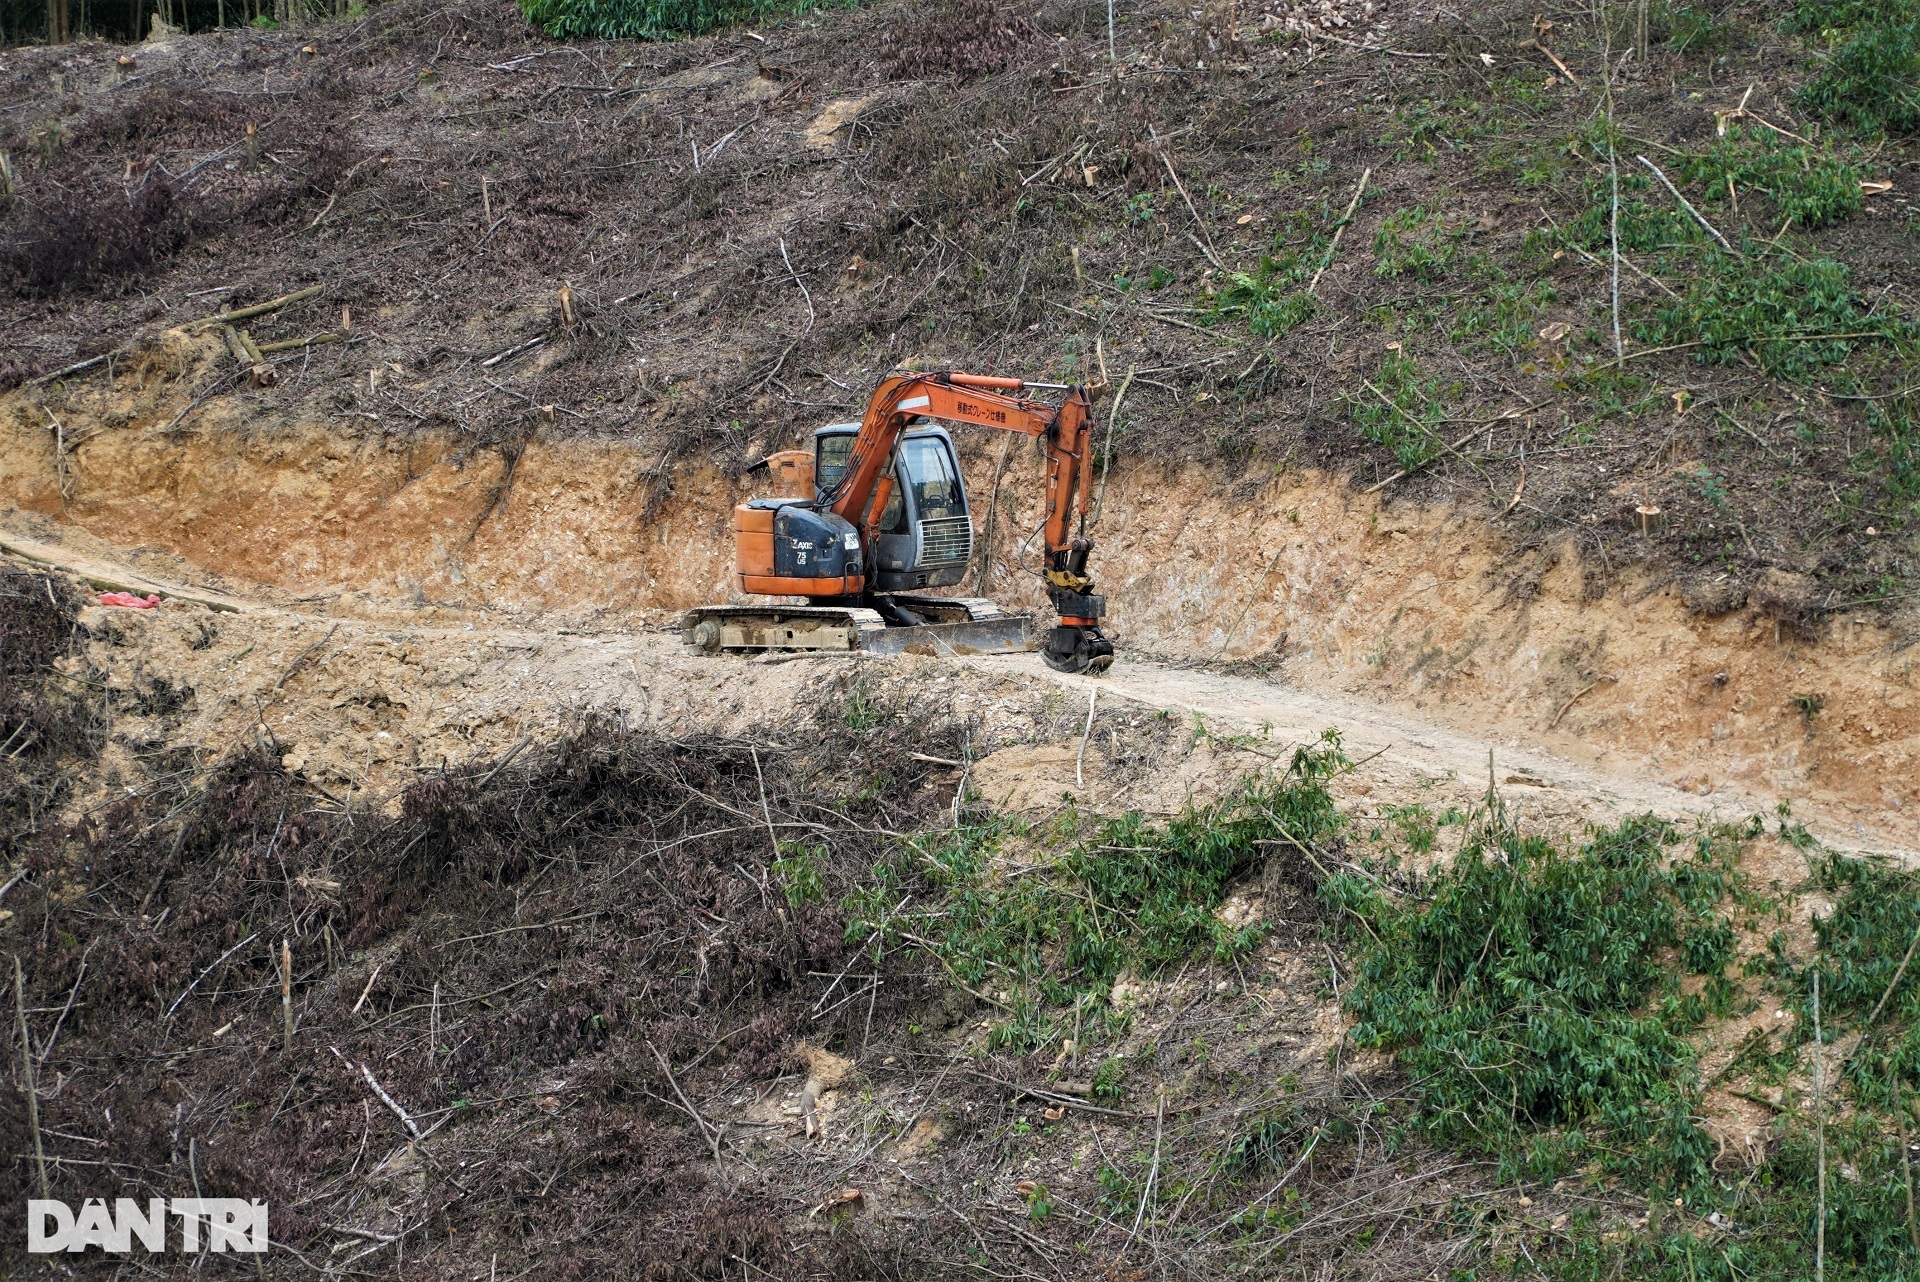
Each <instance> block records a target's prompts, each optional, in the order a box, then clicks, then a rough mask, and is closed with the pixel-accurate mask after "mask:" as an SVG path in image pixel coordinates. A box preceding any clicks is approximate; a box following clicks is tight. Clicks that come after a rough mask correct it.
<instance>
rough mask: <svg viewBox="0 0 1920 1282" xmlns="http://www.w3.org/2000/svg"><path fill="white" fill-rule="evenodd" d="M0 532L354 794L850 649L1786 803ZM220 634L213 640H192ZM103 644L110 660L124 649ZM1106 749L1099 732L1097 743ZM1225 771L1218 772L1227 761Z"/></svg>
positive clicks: (1193, 683) (1412, 774)
mask: <svg viewBox="0 0 1920 1282" xmlns="http://www.w3.org/2000/svg"><path fill="white" fill-rule="evenodd" d="M4 539H5V542H4V547H5V550H6V551H7V552H8V553H9V554H12V555H16V556H27V557H31V558H32V559H33V560H35V561H37V562H39V563H42V564H55V565H59V566H62V567H63V568H67V569H69V570H71V571H72V572H74V573H76V574H79V575H81V576H82V577H85V578H88V579H89V580H91V581H93V582H94V583H96V584H111V585H114V586H120V585H128V586H134V587H138V588H142V589H145V588H152V589H154V590H158V591H161V592H163V593H167V594H169V595H180V596H184V597H188V598H197V599H198V601H199V602H200V603H201V604H202V606H203V607H211V608H212V609H214V610H219V611H223V612H222V613H219V614H209V613H206V612H205V611H204V609H202V608H196V607H195V606H194V605H193V604H187V605H185V606H184V608H183V609H181V610H179V611H173V612H164V611H163V612H157V615H158V617H141V616H140V615H138V614H136V612H133V611H116V612H114V614H115V615H116V616H118V617H119V618H120V619H121V620H122V627H123V628H124V629H126V630H127V631H128V632H130V633H131V632H137V633H139V634H141V636H140V640H139V644H138V645H136V646H135V647H134V648H133V653H132V655H131V656H130V657H131V661H132V665H133V667H134V668H135V669H138V670H141V671H145V670H155V671H167V672H169V673H171V674H172V676H173V679H175V680H177V681H179V682H181V683H183V684H188V685H192V686H194V687H196V688H198V689H199V690H200V691H202V692H203V693H202V696H201V698H200V700H199V701H198V704H197V707H196V710H195V711H194V712H193V713H192V714H190V720H189V721H188V722H186V723H178V724H175V725H171V726H168V727H164V728H162V727H153V728H152V730H153V731H154V732H160V733H165V734H167V735H168V736H169V737H173V736H183V737H186V738H190V739H192V740H194V741H196V742H199V743H202V744H208V745H215V746H217V745H221V744H232V743H235V742H238V741H240V740H241V739H242V738H244V737H245V736H246V735H248V734H254V733H257V731H256V729H255V727H256V726H257V725H265V726H267V727H269V728H270V729H271V730H272V731H273V733H274V734H275V735H276V736H277V738H278V739H279V740H280V741H281V742H282V743H284V744H286V745H288V746H289V753H288V755H289V757H290V759H291V760H292V761H293V762H295V763H297V764H298V766H299V767H300V768H301V769H303V770H305V771H306V772H308V773H309V774H310V775H311V776H312V777H314V778H315V779H316V780H317V781H318V782H320V783H321V784H322V786H326V787H331V788H334V789H336V790H337V789H342V788H344V789H347V790H349V791H352V792H354V793H357V794H359V796H360V797H361V798H362V799H364V800H366V801H368V802H372V801H373V800H374V799H376V798H378V797H381V796H383V795H389V796H390V795H391V793H392V791H393V790H394V789H395V788H396V787H397V786H398V785H399V783H400V782H402V781H403V779H404V778H408V777H411V772H412V771H414V770H417V769H419V768H421V767H422V765H423V764H425V765H431V764H432V763H434V762H436V761H438V760H442V759H448V760H455V761H457V760H462V759H465V758H469V757H474V756H479V755H484V754H486V753H488V752H497V751H504V750H506V749H507V748H509V747H510V746H511V745H512V744H513V743H515V742H518V741H519V740H521V739H522V738H525V737H526V736H528V735H533V736H536V737H538V736H540V735H542V734H544V733H546V732H548V731H549V730H555V729H557V728H558V727H559V726H560V725H562V724H564V723H565V721H566V720H567V718H569V717H571V716H577V715H578V714H579V713H580V712H581V711H582V710H588V709H597V710H601V711H604V712H609V713H618V714H621V715H625V716H627V717H629V718H632V719H634V720H636V721H648V722H653V723H655V724H659V725H662V726H664V727H669V728H670V727H673V726H684V725H691V724H700V725H704V726H709V727H711V728H714V729H719V730H724V731H727V732H732V733H742V732H747V733H750V732H752V730H753V728H754V727H756V726H761V727H765V726H768V725H772V724H775V723H777V722H780V721H782V720H783V719H787V718H790V716H791V714H792V713H793V711H794V709H795V708H796V707H800V706H803V705H804V704H805V702H806V693H805V692H806V690H807V688H808V687H809V686H810V685H811V684H812V683H813V682H815V681H818V680H822V679H828V680H831V679H834V674H836V673H844V672H845V671H846V670H847V665H848V664H849V663H850V662H854V663H858V664H859V665H860V666H861V668H862V670H863V671H866V672H871V673H872V674H873V675H874V679H876V680H878V681H880V682H882V683H885V684H893V683H895V682H899V683H900V684H901V685H902V686H904V685H906V684H908V683H918V685H919V686H923V687H927V688H930V689H933V690H935V691H937V692H938V695H939V697H940V698H941V699H942V700H944V701H945V706H947V707H949V708H953V709H957V710H960V711H963V712H967V713H971V714H974V715H978V716H980V717H981V718H982V722H983V725H984V726H985V727H986V729H987V731H988V732H989V733H990V734H992V735H993V736H994V737H995V739H996V740H997V741H998V742H1001V743H1006V742H1014V741H1028V742H1032V741H1036V740H1038V741H1045V740H1048V739H1057V740H1071V739H1074V738H1076V737H1077V734H1078V732H1079V730H1080V729H1081V727H1082V725H1083V722H1084V717H1085V710H1086V698H1087V696H1088V694H1090V693H1091V692H1092V691H1093V690H1095V689H1097V690H1099V692H1100V700H1099V702H1100V705H1101V706H1102V707H1104V708H1106V709H1107V712H1106V714H1105V715H1106V717H1107V718H1108V719H1109V720H1110V719H1112V718H1114V717H1116V716H1122V715H1123V714H1121V713H1120V712H1119V708H1120V707H1121V706H1124V705H1128V704H1131V705H1132V706H1133V707H1134V708H1135V709H1136V710H1138V711H1145V710H1151V711H1152V712H1155V713H1159V712H1163V711H1170V712H1172V713H1174V714H1176V715H1177V717H1178V719H1179V720H1180V721H1181V722H1182V723H1184V724H1188V725H1190V726H1192V727H1193V729H1194V730H1195V731H1200V730H1204V731H1206V732H1207V733H1208V734H1209V735H1210V737H1211V738H1212V740H1213V741H1215V742H1216V743H1221V744H1231V743H1232V742H1233V741H1234V740H1235V739H1236V738H1238V739H1242V740H1245V739H1246V738H1247V737H1249V736H1250V737H1251V738H1252V740H1253V741H1255V742H1259V743H1265V744H1267V745H1270V746H1272V747H1274V748H1277V747H1280V746H1283V745H1285V744H1288V743H1294V742H1305V741H1309V740H1311V739H1313V738H1315V737H1317V736H1318V735H1319V734H1320V733H1321V732H1322V731H1323V730H1326V729H1329V728H1331V729H1335V730H1338V731H1339V732H1340V734H1341V735H1342V737H1343V738H1344V740H1345V741H1346V744H1347V746H1348V749H1349V751H1350V753H1351V755H1353V756H1354V757H1355V758H1356V759H1359V758H1366V757H1372V758H1374V760H1373V761H1372V763H1370V765H1369V767H1368V777H1369V778H1371V779H1373V780H1376V781H1377V782H1378V783H1379V784H1380V785H1381V786H1382V787H1383V788H1385V790H1386V791H1387V792H1388V793H1390V794H1392V795H1393V796H1396V797H1400V796H1403V795H1429V796H1436V797H1437V796H1439V795H1440V794H1435V793H1433V789H1434V788H1435V787H1436V786H1437V785H1441V784H1444V785H1445V787H1444V794H1445V796H1446V797H1447V799H1448V800H1453V799H1455V798H1457V797H1465V796H1468V795H1471V794H1472V793H1475V792H1479V791H1482V790H1484V788H1485V784H1486V780H1487V777H1488V771H1489V768H1490V762H1489V753H1491V754H1492V755H1491V770H1492V772H1493V778H1494V781H1495V783H1496V784H1497V785H1498V786H1499V788H1500V789H1501V791H1502V793H1503V794H1504V795H1506V796H1507V797H1508V798H1509V800H1510V801H1517V802H1518V803H1519V804H1520V805H1521V806H1522V807H1523V809H1525V810H1531V811H1533V812H1535V813H1537V814H1540V815H1542V816H1543V817H1544V816H1547V815H1553V816H1556V817H1557V818H1559V819H1560V820H1562V821H1572V822H1577V821H1580V820H1587V821H1594V822H1605V821H1607V820H1608V819H1610V818H1612V817H1617V816H1619V815H1622V814H1625V813H1631V812H1638V811H1644V810H1650V811H1653V812H1655V813H1657V814H1661V815H1664V816H1667V817H1670V818H1673V819H1676V820H1680V821H1683V822H1692V821H1694V820H1695V819H1696V818H1702V817H1705V818H1713V817H1718V818H1722V819H1732V818H1744V817H1745V816H1746V815H1748V814H1751V813H1753V812H1754V811H1756V810H1759V811H1767V812H1770V811H1772V809H1773V807H1774V806H1775V804H1776V803H1777V802H1778V801H1779V800H1780V798H1778V797H1774V796H1762V795H1758V794H1756V793H1753V792H1751V791H1749V790H1747V789H1744V788H1742V787H1740V786H1738V785H1732V784H1721V785H1718V786H1716V787H1714V788H1713V789H1712V790H1711V791H1709V792H1706V793H1704V794H1701V793H1694V792H1689V791H1686V790H1683V789H1681V788H1677V787H1674V786H1672V785H1670V784H1668V783H1665V782H1663V781H1662V780H1661V779H1660V778H1657V777H1655V774H1654V771H1656V770H1659V769H1660V763H1651V762H1650V763H1648V765H1647V767H1646V768H1645V769H1642V770H1639V771H1635V770H1630V769H1626V770H1621V769H1615V770H1608V769H1596V768H1593V767H1590V766H1586V765H1582V764H1579V763H1575V762H1572V761H1569V760H1566V759H1565V758H1564V757H1560V756H1557V755H1555V754H1553V753H1551V752H1549V751H1547V750H1545V749H1543V748H1542V747H1541V746H1539V745H1538V744H1536V743H1529V742H1527V741H1525V740H1524V739H1522V738H1520V737H1518V736H1512V735H1509V736H1500V737H1496V736H1490V735H1488V734H1487V733H1485V732H1482V731H1478V730H1463V729H1460V728H1457V727H1454V726H1449V725H1447V724H1446V723H1445V722H1444V721H1443V720H1441V719H1439V718H1432V719H1422V718H1416V717H1412V716H1409V715H1406V714H1404V713H1402V712H1399V711H1393V710H1388V709H1386V708H1383V707H1382V706H1381V705H1380V704H1379V703H1377V702H1371V701H1368V700H1366V699H1364V698H1360V697H1343V696H1340V695H1338V694H1330V693H1326V692H1315V691H1307V690H1302V689H1298V688H1295V687H1291V686H1288V685H1285V684H1282V683H1280V682H1277V681H1271V680H1263V679H1259V678H1252V677H1244V676H1234V675H1226V674H1220V673H1214V672H1207V671H1202V670H1196V669H1192V668H1181V667H1175V666H1169V665H1166V664H1161V663H1155V662H1150V661H1145V660H1141V659H1138V658H1134V657H1128V656H1123V658H1122V661H1121V662H1120V663H1118V664H1117V665H1116V666H1115V667H1114V668H1113V669H1112V671H1111V672H1109V673H1108V674H1107V675H1106V676H1104V677H1101V678H1086V677H1072V676H1066V675H1064V674H1060V673H1056V672H1053V671H1051V670H1049V669H1048V668H1047V667H1046V666H1045V665H1044V664H1043V663H1041V662H1040V660H1039V658H1038V656H1037V655H1001V656H990V657H969V658H962V659H930V658H901V659H895V660H881V659H870V658H864V657H857V658H853V659H849V658H848V657H847V656H833V655H818V656H793V657H786V656H772V657H770V660H771V661H770V660H769V659H759V660H754V659H742V658H735V657H722V658H708V657H703V656H698V655H694V654H690V653H688V652H687V651H685V650H684V649H683V648H682V647H681V645H680V643H679V640H678V637H677V635H676V634H675V632H674V631H672V630H671V629H669V628H666V627H662V628H661V629H660V630H656V631H619V632H601V633H597V634H582V633H578V632H574V631H572V630H557V629H550V628H544V627H542V626H540V623H541V621H540V620H537V619H515V620H512V621H510V622H509V621H506V620H502V619H500V618H499V617H498V616H488V615H485V614H483V613H480V612H466V611H457V610H450V609H447V608H444V607H437V608H432V609H422V608H420V607H418V606H412V605H408V604H406V603H402V602H391V601H374V600H353V601H342V600H332V601H324V602H315V603H303V602H300V601H298V600H295V599H290V597H289V595H288V594H286V593H284V592H281V591H279V590H276V589H269V588H260V587H257V586H256V585H246V584H239V583H236V582H235V581H233V580H230V579H226V578H222V577H220V576H217V575H209V574H208V573H206V572H205V571H203V570H200V569H199V568H198V567H193V566H190V565H187V564H186V563H184V562H178V561H176V560H174V559H173V558H161V557H157V556H155V555H153V554H151V553H138V552H136V553H134V554H131V555H129V554H126V553H124V552H120V551H117V550H115V549H113V548H111V547H109V546H108V545H106V544H104V543H103V542H101V541H100V540H98V539H93V538H91V537H89V536H86V535H84V534H81V533H79V532H69V531H67V530H64V529H61V528H58V527H54V528H46V527H43V528H37V529H35V530H34V531H32V532H31V534H29V533H27V532H23V531H19V530H13V531H9V532H7V533H6V534H5V536H4ZM189 616H197V618H198V619H200V620H205V621H206V628H204V629H203V628H202V626H201V623H200V622H197V621H196V622H193V623H189V622H188V618H189ZM660 622H661V623H662V624H663V625H664V624H666V623H668V622H669V620H668V619H666V618H665V617H664V616H663V618H662V620H661V621H660ZM214 628H217V629H218V630H219V633H220V639H219V641H218V642H217V643H212V642H208V641H207V640H206V636H207V634H208V631H209V630H211V629H214ZM316 645H318V646H319V647H320V648H319V649H318V650H316V651H314V652H312V653H309V648H310V647H315V646H316ZM104 650H105V651H107V652H112V653H121V654H124V653H125V652H126V646H125V644H124V642H122V643H118V644H116V646H111V647H105V648H104ZM302 655H305V656H306V657H305V658H304V659H303V658H301V656H302ZM143 665H144V666H143ZM289 665H292V667H293V669H300V668H304V669H306V670H305V671H293V670H290V668H289ZM263 707H264V708H266V709H268V710H267V711H262V709H263ZM1136 715H1137V714H1136ZM1106 724H1107V722H1106V721H1103V722H1102V725H1103V726H1105V725H1106ZM1099 742H1100V739H1099V736H1098V735H1096V736H1095V744H1096V747H1097V745H1098V744H1099ZM1063 760H1065V774H1064V777H1063V780H1062V782H1064V783H1065V784H1068V785H1071V784H1072V783H1073V775H1074V773H1075V772H1074V770H1073V769H1072V762H1071V760H1070V758H1066V759H1063ZM1057 764H1058V763H1056V765H1057ZM1218 765H1219V770H1220V771H1221V772H1224V771H1226V770H1230V769H1232V768H1234V767H1233V766H1232V763H1230V762H1226V761H1222V762H1219V763H1218ZM1023 768H1031V769H1038V770H1042V771H1043V772H1044V771H1045V770H1046V769H1048V768H1049V767H1047V766H1045V765H1044V764H1040V763H1029V765H1028V766H1027V767H1023ZM1190 773H1191V772H1190ZM1663 773H1670V771H1664V772H1663ZM1189 786H1191V780H1190V781H1189ZM1793 800H1794V802H1795V814H1796V816H1797V817H1798V818H1799V819H1801V820H1802V821H1803V822H1805V823H1807V825H1808V827H1809V828H1810V830H1811V831H1813V833H1814V834H1815V835H1816V836H1818V837H1819V838H1820V839H1821V840H1822V841H1823V842H1826V843H1828V844H1831V845H1834V846H1837V847H1841V848H1845V849H1853V850H1872V851H1878V852H1882V853H1886V854H1890V855H1896V856H1900V857H1904V858H1909V859H1920V840H1916V837H1915V834H1914V833H1913V831H1912V828H1911V821H1910V820H1908V819H1906V818H1904V817H1903V816H1901V815H1900V814H1899V812H1897V811H1895V810H1891V809H1886V810H1881V811H1878V812H1874V813H1864V814H1863V813H1851V812H1848V811H1846V810H1843V809H1841V808H1839V807H1822V806H1821V805H1820V804H1819V802H1818V801H1811V802H1809V801H1805V800H1802V799H1798V798H1795V799H1793ZM1903 826H1904V827H1903Z"/></svg>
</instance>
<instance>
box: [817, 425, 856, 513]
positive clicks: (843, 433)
mask: <svg viewBox="0 0 1920 1282" xmlns="http://www.w3.org/2000/svg"><path fill="white" fill-rule="evenodd" d="M859 434H860V425H859V424H858V423H835V424H833V425H832V426H830V427H823V428H821V429H820V430H819V431H817V432H815V433H814V434H813V490H814V493H815V494H816V495H817V496H819V498H820V499H822V500H824V499H825V498H826V497H827V495H829V494H831V493H833V487H834V486H836V485H838V484H840V478H841V477H843V476H845V475H846V474H847V460H848V459H849V458H851V457H852V456H853V441H854V438H855V437H856V436H858V435H859Z"/></svg>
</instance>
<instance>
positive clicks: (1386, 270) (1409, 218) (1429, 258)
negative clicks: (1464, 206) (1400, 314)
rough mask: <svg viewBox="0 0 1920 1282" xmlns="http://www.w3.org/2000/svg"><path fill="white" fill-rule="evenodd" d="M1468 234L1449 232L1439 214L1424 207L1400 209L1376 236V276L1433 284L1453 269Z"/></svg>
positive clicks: (1374, 239) (1393, 213)
mask: <svg viewBox="0 0 1920 1282" xmlns="http://www.w3.org/2000/svg"><path fill="white" fill-rule="evenodd" d="M1462 239H1464V233H1462V232H1457V231H1449V230H1448V229H1447V225H1446V223H1445V222H1444V221H1442V220H1441V217H1440V215H1439V214H1438V213H1436V212H1434V211H1432V210H1429V209H1427V208H1425V207H1424V206H1421V205H1413V206H1410V207H1408V208H1406V209H1396V210H1394V211H1393V212H1392V213H1391V214H1388V215H1387V216H1386V218H1385V219H1384V220H1383V221H1382V222H1381V224H1380V230H1379V231H1377V232H1375V233H1374V237H1373V253H1374V258H1375V262H1374V266H1373V271H1374V274H1375V275H1376V276H1406V275H1411V276H1413V277H1414V278H1415V279H1417V280H1432V279H1433V278H1434V277H1435V276H1438V275H1440V274H1442V273H1443V272H1445V271H1446V270H1447V268H1449V267H1451V266H1452V265H1453V261H1454V259H1455V258H1456V257H1457V256H1458V255H1459V252H1460V241H1461V240H1462Z"/></svg>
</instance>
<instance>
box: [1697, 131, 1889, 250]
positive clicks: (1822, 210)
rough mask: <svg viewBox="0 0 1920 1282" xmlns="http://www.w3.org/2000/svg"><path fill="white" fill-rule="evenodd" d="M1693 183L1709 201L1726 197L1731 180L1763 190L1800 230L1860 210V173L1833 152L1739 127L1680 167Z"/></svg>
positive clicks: (1776, 135)
mask: <svg viewBox="0 0 1920 1282" xmlns="http://www.w3.org/2000/svg"><path fill="white" fill-rule="evenodd" d="M1678 168H1679V171H1680V172H1679V174H1677V175H1675V176H1676V177H1681V176H1684V177H1685V179H1686V180H1687V181H1689V182H1699V183H1705V184H1706V187H1707V195H1708V198H1709V199H1715V200H1717V199H1720V198H1722V197H1724V196H1725V194H1726V190H1727V182H1728V180H1729V179H1731V180H1732V182H1733V185H1734V186H1735V187H1736V188H1740V189H1745V190H1748V191H1760V192H1764V193H1765V194H1766V196H1767V198H1768V199H1769V200H1771V201H1773V204H1774V207H1775V208H1776V209H1778V210H1779V211H1780V213H1781V214H1782V215H1783V216H1785V217H1786V218H1788V219H1790V220H1792V222H1793V224H1794V226H1796V227H1823V226H1825V225H1826V224H1828V223H1831V222H1837V221H1839V220H1840V219H1842V218H1846V217H1849V216H1851V215H1853V214H1857V213H1859V212H1860V206H1861V203H1862V197H1861V193H1860V175H1859V173H1858V171H1856V170H1855V169H1854V167H1853V166H1852V165H1849V164H1847V163H1846V162H1845V161H1843V160H1840V159H1839V158H1837V157H1836V156H1834V155H1833V154H1832V153H1831V152H1828V151H1825V150H1822V149H1819V148H1815V147H1809V146H1806V145H1804V144H1801V143H1797V142H1793V141H1791V140H1789V139H1785V138H1782V137H1780V136H1779V135H1778V134H1775V133H1774V132H1773V131H1771V130H1766V129H1756V130H1746V129H1742V128H1741V127H1740V126H1739V125H1734V126H1732V127H1730V128H1729V129H1728V130H1727V133H1726V135H1725V136H1724V137H1720V138H1716V139H1715V140H1714V141H1713V145H1712V146H1710V147H1709V148H1707V151H1706V154H1704V155H1701V156H1689V157H1687V158H1686V159H1685V160H1684V161H1683V162H1681V163H1680V165H1679V166H1678Z"/></svg>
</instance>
